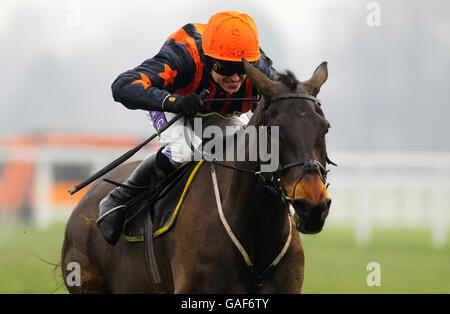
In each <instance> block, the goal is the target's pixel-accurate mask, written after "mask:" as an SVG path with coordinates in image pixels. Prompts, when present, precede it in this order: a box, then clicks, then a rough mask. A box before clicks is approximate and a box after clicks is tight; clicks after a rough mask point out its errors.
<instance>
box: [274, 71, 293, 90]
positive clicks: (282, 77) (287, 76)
mask: <svg viewBox="0 0 450 314" xmlns="http://www.w3.org/2000/svg"><path fill="white" fill-rule="evenodd" d="M278 79H279V81H280V82H281V83H283V84H284V85H286V86H287V87H289V89H291V90H292V91H294V90H295V89H296V88H297V84H298V80H297V78H296V77H295V74H294V73H292V72H291V71H289V70H286V72H285V73H280V74H279V77H278Z"/></svg>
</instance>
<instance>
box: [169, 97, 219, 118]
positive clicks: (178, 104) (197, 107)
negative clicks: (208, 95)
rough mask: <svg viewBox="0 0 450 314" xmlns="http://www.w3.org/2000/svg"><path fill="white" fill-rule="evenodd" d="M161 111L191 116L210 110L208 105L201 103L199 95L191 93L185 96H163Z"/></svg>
mask: <svg viewBox="0 0 450 314" xmlns="http://www.w3.org/2000/svg"><path fill="white" fill-rule="evenodd" d="M162 109H163V111H169V112H173V113H181V114H182V115H184V116H193V115H195V114H196V113H197V112H211V110H210V109H209V107H208V106H206V105H205V104H203V102H202V99H201V98H200V96H199V95H197V94H195V93H192V94H189V95H186V96H181V95H170V96H168V97H166V98H165V100H164V102H163V105H162Z"/></svg>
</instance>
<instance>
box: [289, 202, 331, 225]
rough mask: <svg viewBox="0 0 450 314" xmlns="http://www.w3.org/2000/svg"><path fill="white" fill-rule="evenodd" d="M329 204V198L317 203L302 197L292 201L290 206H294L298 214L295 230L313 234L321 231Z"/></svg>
mask: <svg viewBox="0 0 450 314" xmlns="http://www.w3.org/2000/svg"><path fill="white" fill-rule="evenodd" d="M330 206H331V200H330V199H325V200H324V201H322V202H320V203H317V204H313V203H311V202H309V201H307V200H304V199H299V200H295V201H294V202H292V207H294V210H295V212H296V213H297V215H298V220H297V224H296V225H297V230H298V231H300V232H301V233H305V234H314V233H319V232H320V231H322V228H323V225H324V224H325V219H326V218H327V216H328V212H329V210H330Z"/></svg>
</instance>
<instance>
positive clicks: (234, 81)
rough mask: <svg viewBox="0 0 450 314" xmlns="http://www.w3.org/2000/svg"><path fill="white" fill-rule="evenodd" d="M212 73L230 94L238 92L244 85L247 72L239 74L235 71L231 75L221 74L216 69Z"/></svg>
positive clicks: (214, 78)
mask: <svg viewBox="0 0 450 314" xmlns="http://www.w3.org/2000/svg"><path fill="white" fill-rule="evenodd" d="M211 75H212V78H213V80H214V81H215V82H216V83H217V84H219V85H220V87H222V88H223V89H224V91H226V92H227V93H228V94H234V93H236V92H237V91H238V90H239V89H240V88H241V86H242V83H243V82H244V80H245V78H246V77H247V74H241V75H238V74H237V73H234V74H233V75H231V76H224V75H220V74H219V73H217V72H216V71H214V70H212V71H211Z"/></svg>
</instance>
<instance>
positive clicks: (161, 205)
mask: <svg viewBox="0 0 450 314" xmlns="http://www.w3.org/2000/svg"><path fill="white" fill-rule="evenodd" d="M203 162H204V160H202V161H199V162H194V161H192V162H189V163H186V164H184V165H182V166H181V167H179V168H178V169H177V170H175V171H174V172H172V173H171V174H170V175H169V176H168V177H167V178H166V179H165V180H163V181H162V182H160V183H159V184H158V185H157V186H156V187H154V188H152V189H151V190H145V191H144V192H142V193H140V194H139V195H138V196H136V197H135V198H133V199H132V200H131V201H130V202H129V203H128V204H127V206H128V210H127V214H128V216H127V217H126V222H125V227H124V231H123V234H122V236H123V238H124V239H125V240H126V241H127V242H143V241H144V234H145V221H146V218H147V216H148V215H149V214H150V218H151V223H152V231H153V238H157V237H159V236H161V235H163V234H164V233H166V232H167V231H169V230H170V229H171V228H172V227H173V226H174V224H175V221H176V217H177V215H178V210H179V209H180V207H181V205H182V203H183V200H184V197H185V196H186V194H187V191H188V190H189V186H190V184H191V182H192V180H193V179H194V177H195V175H196V173H197V171H198V169H199V168H200V166H201V165H202V163H203Z"/></svg>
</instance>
